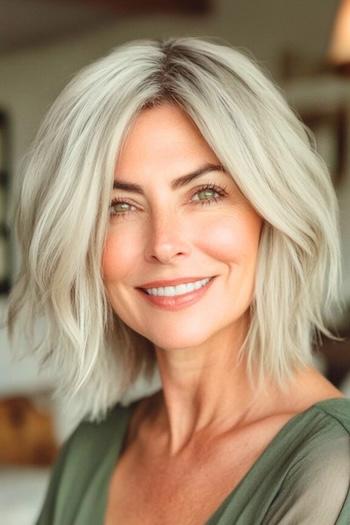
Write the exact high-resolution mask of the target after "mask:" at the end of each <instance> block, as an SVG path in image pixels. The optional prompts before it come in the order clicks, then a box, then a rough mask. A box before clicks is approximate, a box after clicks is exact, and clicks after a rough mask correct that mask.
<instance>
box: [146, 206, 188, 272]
mask: <svg viewBox="0 0 350 525" xmlns="http://www.w3.org/2000/svg"><path fill="white" fill-rule="evenodd" d="M188 228H189V225H188V224H187V225H185V223H184V221H181V218H180V217H179V214H177V213H176V212H175V211H174V210H164V211H161V212H160V211H157V213H154V215H153V217H152V220H151V221H150V223H149V231H148V233H147V239H146V243H145V259H146V260H147V261H148V262H155V261H158V262H160V263H168V262H171V261H172V259H174V257H175V256H176V257H177V256H180V255H181V256H185V255H189V253H190V241H189V230H188Z"/></svg>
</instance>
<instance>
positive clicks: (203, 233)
mask: <svg viewBox="0 0 350 525" xmlns="http://www.w3.org/2000/svg"><path fill="white" fill-rule="evenodd" d="M208 165H211V166H215V165H216V166H218V167H217V168H216V169H215V168H214V169H210V170H209V169H208V170H207V171H203V174H202V175H200V176H198V177H195V178H192V180H187V183H184V181H183V183H182V184H180V183H178V184H175V183H174V181H175V180H176V179H179V178H181V177H183V176H184V175H188V174H190V173H193V172H195V171H197V170H199V169H201V168H202V167H204V166H208ZM219 165H220V162H219V160H218V158H217V157H216V155H215V154H214V152H213V151H212V150H211V148H210V147H209V146H208V144H207V143H206V142H205V140H204V139H203V137H202V136H201V134H200V132H199V131H198V129H197V128H196V126H195V125H194V124H193V122H192V121H191V120H190V119H189V117H188V116H187V115H186V114H185V113H184V112H183V111H182V110H181V109H179V108H178V107H176V106H173V105H170V104H164V105H162V106H159V107H156V108H152V109H147V110H144V111H143V112H141V113H140V114H139V115H138V117H137V119H136V121H135V122H134V124H133V126H132V128H131V129H130V131H129V133H128V136H127V139H126V142H125V144H124V147H123V149H122V151H121V152H120V155H119V158H118V161H117V165H116V169H115V181H116V182H117V183H119V184H121V183H123V184H130V185H137V186H138V187H139V189H138V190H135V189H134V190H133V191H131V189H130V190H127V189H126V188H124V189H122V188H121V187H120V189H118V188H115V189H114V190H113V195H112V198H111V200H113V199H117V200H118V202H114V204H113V205H111V207H110V221H109V228H108V235H107V240H106V244H105V247H104V253H103V263H102V265H103V278H104V283H105V288H106V291H107V295H108V298H109V301H110V303H111V305H112V307H113V310H114V311H115V313H116V314H117V315H118V316H119V317H120V318H121V319H122V320H123V321H124V322H125V323H126V324H127V325H128V326H129V327H131V328H132V329H133V330H135V331H136V332H138V333H140V334H142V335H143V336H144V337H146V338H147V339H149V340H150V341H152V342H153V343H154V344H155V345H156V346H157V347H160V348H164V349H171V348H186V347H194V346H200V345H206V344H207V343H208V342H209V341H211V343H213V344H216V343H218V342H219V341H220V342H222V337H225V334H227V335H229V337H231V338H232V337H235V334H236V335H237V334H238V333H239V331H240V328H242V326H243V324H242V323H244V322H245V321H247V315H248V308H249V305H250V303H251V301H252V297H253V293H254V276H255V269H256V263H257V251H258V244H259V237H260V231H261V227H262V219H261V217H260V216H259V215H258V214H257V213H256V212H255V210H254V209H253V208H252V206H251V205H250V204H249V202H248V201H247V200H246V199H245V198H244V196H243V195H242V194H241V193H240V191H239V189H238V187H237V186H236V184H235V182H234V180H233V179H232V177H231V176H230V175H229V174H228V173H225V172H224V171H223V170H221V169H220V168H219ZM208 185H209V187H208ZM213 276H215V278H214V279H213V280H211V281H210V285H209V286H208V287H205V288H203V289H201V290H199V291H197V292H194V293H192V295H188V296H187V298H186V296H183V297H182V298H180V296H178V299H174V298H167V299H166V301H167V304H163V305H159V304H154V303H153V302H152V301H151V300H150V299H149V297H150V296H148V295H147V294H146V293H145V292H144V291H142V290H140V289H139V287H142V286H143V285H144V284H145V283H149V282H151V281H158V280H173V279H179V280H180V282H181V281H182V280H188V279H187V278H188V277H190V278H191V279H190V280H191V281H193V280H194V281H196V280H198V279H202V278H205V277H213ZM192 278H194V279H192ZM182 291H183V290H182ZM203 292H204V293H203ZM187 293H188V292H187ZM184 298H185V300H187V299H188V298H189V299H190V300H189V301H188V300H187V302H184ZM160 300H162V299H161V298H160ZM163 301H164V299H163Z"/></svg>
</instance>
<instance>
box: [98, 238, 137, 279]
mask: <svg viewBox="0 0 350 525" xmlns="http://www.w3.org/2000/svg"><path fill="white" fill-rule="evenodd" d="M135 246H137V244H136V243H133V242H130V236H128V239H126V238H124V237H123V236H120V235H118V236H116V235H113V234H109V235H108V236H107V239H106V243H105V246H104V250H103V255H102V274H103V279H105V280H107V281H114V280H117V279H120V278H121V277H124V276H125V275H127V274H128V273H129V272H130V269H131V268H132V267H133V262H134V261H135V248H134V247H135Z"/></svg>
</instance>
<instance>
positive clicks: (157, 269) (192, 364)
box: [102, 104, 339, 457]
mask: <svg viewBox="0 0 350 525" xmlns="http://www.w3.org/2000/svg"><path fill="white" fill-rule="evenodd" d="M207 162H210V163H214V164H220V162H219V159H218V158H217V157H216V155H215V153H214V152H213V150H212V149H211V148H210V147H209V145H208V144H207V142H206V141H205V140H204V138H203V137H202V135H201V134H200V132H199V130H198V129H197V128H196V126H195V125H194V123H193V122H192V121H191V120H190V118H189V117H188V116H187V115H186V114H185V113H184V112H183V111H182V110H181V109H180V108H178V107H176V106H173V105H170V104H163V105H161V106H159V107H155V108H152V109H147V110H144V111H143V112H141V113H140V114H139V115H138V117H137V119H136V120H135V122H134V124H133V126H132V127H131V129H130V130H129V133H128V136H127V139H126V142H125V143H124V146H123V149H122V151H121V152H120V155H119V157H118V161H117V164H116V169H115V178H116V179H117V180H118V181H120V182H130V183H136V184H139V185H141V186H142V187H143V189H144V196H142V195H139V194H136V193H130V192H126V191H123V190H114V191H113V196H112V197H118V198H119V199H121V200H123V201H124V202H125V201H127V202H128V203H129V204H127V205H125V204H124V205H120V203H119V204H118V205H117V207H114V208H111V211H113V212H114V213H115V212H116V211H117V210H118V212H117V213H119V215H113V214H112V213H111V216H110V222H109V227H108V235H107V240H106V244H105V249H104V254H103V262H102V265H103V278H104V283H105V287H106V291H107V294H108V297H109V300H110V302H111V304H112V307H113V309H114V311H115V312H116V314H117V315H118V316H119V317H120V318H121V319H122V320H123V321H124V322H125V323H126V324H127V325H128V326H129V327H131V328H132V329H133V330H135V331H136V332H138V333H140V334H142V335H143V336H144V337H146V338H147V339H149V340H150V341H152V343H153V344H154V349H155V350H154V351H155V354H156V357H157V361H158V365H159V372H160V377H161V382H162V387H163V390H162V391H160V393H158V394H156V395H155V396H153V398H152V407H153V412H152V413H153V414H154V418H153V422H154V428H157V433H158V435H161V436H162V440H161V446H162V450H163V453H164V455H165V456H168V457H175V456H176V455H178V454H180V452H181V451H183V450H184V449H186V448H187V449H188V448H189V447H191V445H192V444H193V443H194V442H196V441H197V442H198V441H199V440H200V439H202V440H203V439H204V436H205V437H206V438H208V436H210V435H218V434H223V433H225V432H226V431H228V430H232V429H234V428H236V427H239V426H240V425H242V424H243V423H248V422H249V421H253V420H256V419H257V418H259V417H263V416H264V415H266V414H269V413H273V411H274V410H276V407H277V405H276V403H277V401H276V400H277V398H278V394H277V393H276V391H275V390H274V387H273V385H270V384H269V383H268V384H267V386H266V394H265V395H264V396H261V397H259V399H258V400H256V399H254V392H251V390H250V388H249V385H248V380H247V375H246V372H245V361H244V360H243V361H242V362H241V363H238V361H237V354H238V350H239V347H240V344H241V342H242V340H243V338H244V336H245V334H246V332H247V329H248V326H249V306H250V304H251V301H252V299H253V294H254V279H255V273H256V266H257V258H258V247H259V240H260V235H261V231H262V227H263V219H262V218H261V216H259V215H258V214H257V212H256V211H255V210H254V208H253V207H252V205H251V204H250V203H249V202H248V201H247V199H246V198H245V197H244V196H243V195H242V193H241V192H240V191H239V188H238V187H237V185H236V184H235V182H234V179H233V178H232V176H231V175H230V174H229V173H225V172H220V171H213V172H211V173H208V174H205V175H203V176H201V177H200V178H197V179H195V180H193V181H192V182H191V183H189V184H188V185H186V186H184V187H182V188H179V189H175V190H174V189H171V187H170V181H171V180H173V179H174V178H177V177H180V176H181V175H184V174H187V173H189V172H191V171H194V170H196V169H197V168H199V167H201V166H202V165H203V164H205V163H207ZM207 183H213V184H215V185H217V186H218V187H219V188H220V189H222V190H224V191H225V196H224V197H223V198H221V199H220V200H218V201H216V202H215V201H214V200H213V197H214V196H217V193H216V192H215V190H214V191H213V190H209V193H207V194H205V192H203V190H201V192H200V193H198V191H199V190H200V186H203V185H204V184H207ZM201 199H202V200H205V199H206V200H212V201H213V202H212V203H211V204H210V205H201V204H200V203H199V201H200V200H201ZM125 210H129V213H127V214H126V215H123V216H122V215H121V212H122V211H125ZM213 275H216V276H217V277H216V279H215V280H214V282H213V283H212V286H211V288H210V289H209V290H208V291H207V293H206V294H205V295H204V296H203V297H202V298H201V300H200V301H199V302H197V303H195V304H194V305H191V306H189V307H186V308H183V309H180V310H178V311H167V310H162V309H159V308H156V307H154V306H153V305H151V304H150V303H149V302H148V301H146V300H145V299H144V298H143V297H142V296H141V295H140V292H138V291H137V290H136V289H135V287H136V286H140V285H142V284H143V283H145V282H147V281H153V280H158V279H171V278H178V277H182V276H184V277H186V276H208V277H210V276H213ZM301 378H302V381H303V384H305V385H307V387H308V388H309V391H310V392H311V390H312V387H314V390H313V391H314V394H315V396H316V397H317V394H316V391H318V392H319V389H318V387H317V386H316V384H317V385H318V384H319V382H320V375H319V374H318V373H317V372H315V370H312V369H310V370H306V371H305V372H304V373H303V375H302V376H300V378H299V379H298V381H299V382H300V381H301ZM300 384H301V383H300ZM324 386H325V385H324ZM338 392H339V391H338ZM332 393H333V395H336V393H337V392H336V391H334V392H332ZM294 408H295V407H294ZM303 408H304V407H303Z"/></svg>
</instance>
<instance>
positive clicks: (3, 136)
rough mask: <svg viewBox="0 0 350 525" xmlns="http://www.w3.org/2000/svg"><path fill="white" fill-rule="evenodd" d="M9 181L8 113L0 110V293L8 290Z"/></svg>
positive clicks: (9, 265)
mask: <svg viewBox="0 0 350 525" xmlns="http://www.w3.org/2000/svg"><path fill="white" fill-rule="evenodd" d="M9 182H10V123H9V117H8V114H7V113H6V112H5V111H1V110H0V294H1V295H6V294H8V292H9V291H10V286H11V278H10V268H11V264H10V261H11V255H10V229H9V226H8V224H7V211H8V200H9Z"/></svg>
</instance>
